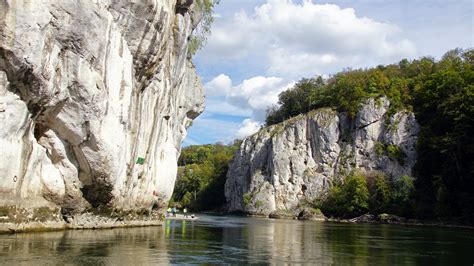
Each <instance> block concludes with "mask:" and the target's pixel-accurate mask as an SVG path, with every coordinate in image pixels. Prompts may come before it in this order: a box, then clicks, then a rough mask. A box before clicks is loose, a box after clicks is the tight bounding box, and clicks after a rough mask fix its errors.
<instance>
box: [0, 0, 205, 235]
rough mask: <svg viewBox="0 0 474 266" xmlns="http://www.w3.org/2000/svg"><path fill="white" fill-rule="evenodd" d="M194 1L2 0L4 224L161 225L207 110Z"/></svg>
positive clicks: (0, 226)
mask: <svg viewBox="0 0 474 266" xmlns="http://www.w3.org/2000/svg"><path fill="white" fill-rule="evenodd" d="M198 10H199V9H198V8H196V4H195V3H193V1H184V0H177V1H176V0H174V1H173V0H171V1H132V2H130V1H108V0H104V1H92V0H87V1H79V2H78V1H54V0H50V1H1V2H0V124H1V125H2V126H1V127H0V147H1V149H2V150H1V154H2V155H1V156H2V160H0V175H1V176H0V231H7V230H10V231H15V230H24V229H25V230H26V229H33V228H38V227H40V228H43V227H46V228H48V227H54V228H64V227H73V228H76V227H79V228H83V227H103V226H106V227H108V226H127V225H140V224H156V223H160V218H161V215H162V213H163V208H164V207H166V206H167V203H168V200H169V198H170V197H171V194H172V191H173V187H174V182H175V178H176V172H177V159H178V157H179V153H180V147H181V142H182V140H183V138H184V137H185V135H186V129H187V127H188V126H189V125H190V124H191V122H192V120H193V119H194V118H196V117H197V116H198V115H199V114H200V113H201V112H202V111H203V108H204V95H203V90H202V86H201V82H200V80H199V77H198V76H197V74H196V72H195V69H194V66H193V64H192V63H191V61H190V58H189V56H188V45H189V40H190V36H191V34H192V32H193V29H194V28H195V27H196V26H197V24H198V23H199V20H200V19H201V14H200V12H199V11H198Z"/></svg>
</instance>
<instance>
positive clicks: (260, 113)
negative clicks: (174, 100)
mask: <svg viewBox="0 0 474 266" xmlns="http://www.w3.org/2000/svg"><path fill="white" fill-rule="evenodd" d="M222 84H225V86H221V85H222ZM293 85H294V82H291V81H288V80H285V79H283V78H278V77H262V76H257V77H252V78H250V79H246V80H244V81H243V82H242V83H240V84H238V85H232V80H231V79H230V78H229V77H228V76H226V75H224V74H220V75H218V76H217V77H215V78H214V79H212V80H211V81H209V82H208V83H206V84H205V85H204V87H205V90H206V92H212V93H210V94H208V95H209V96H210V97H209V98H208V100H207V110H208V111H210V112H212V113H221V114H225V113H226V114H228V115H234V116H250V117H252V118H253V119H254V120H256V121H259V122H263V120H264V119H265V111H266V109H267V108H268V107H269V106H271V105H272V104H276V103H277V102H278V94H280V92H282V91H284V90H286V89H288V88H289V87H291V86H293ZM224 87H225V88H224ZM217 88H218V89H217Z"/></svg>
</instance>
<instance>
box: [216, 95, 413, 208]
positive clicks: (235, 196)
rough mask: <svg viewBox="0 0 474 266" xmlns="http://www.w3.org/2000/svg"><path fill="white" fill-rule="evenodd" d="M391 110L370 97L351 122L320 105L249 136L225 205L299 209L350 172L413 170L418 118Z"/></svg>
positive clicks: (227, 188) (231, 177)
mask: <svg viewBox="0 0 474 266" xmlns="http://www.w3.org/2000/svg"><path fill="white" fill-rule="evenodd" d="M389 107H390V102H389V101H388V100H387V99H386V98H379V99H369V100H368V101H367V102H366V103H365V104H363V105H362V106H361V108H360V110H359V112H358V114H357V115H356V117H355V118H353V119H350V118H349V117H347V115H346V114H344V113H338V112H337V111H334V110H332V109H329V108H325V109H319V110H316V111H312V112H310V113H308V114H305V115H299V116H297V117H294V118H292V119H290V120H287V121H285V122H283V123H280V124H277V125H273V126H270V127H267V128H264V129H262V130H260V131H259V132H258V133H256V134H254V135H252V136H250V137H248V138H246V139H245V140H244V141H243V142H242V144H241V147H240V150H239V151H238V152H237V153H236V155H235V157H234V159H233V161H232V162H231V164H230V166H229V172H228V174H227V181H226V184H225V195H226V199H227V203H228V210H229V211H241V212H247V213H251V214H263V215H268V214H270V213H272V212H274V211H279V210H295V209H296V208H298V207H300V206H304V205H305V203H306V202H308V201H313V200H314V199H316V198H318V197H320V196H321V194H322V193H323V192H324V191H325V190H327V189H328V188H329V186H330V184H331V183H332V182H333V181H334V180H335V179H337V178H343V176H344V175H345V174H347V173H348V172H349V171H351V170H352V169H360V170H361V171H363V172H365V173H366V174H369V175H370V174H378V173H383V174H384V175H385V176H386V177H387V178H399V177H401V176H403V175H409V176H410V175H412V169H413V166H414V164H415V159H416V150H415V144H416V140H417V134H418V130H419V126H418V123H417V122H416V120H415V117H414V114H413V113H411V112H408V111H401V112H397V113H395V114H393V115H390V113H389Z"/></svg>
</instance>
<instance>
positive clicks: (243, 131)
mask: <svg viewBox="0 0 474 266" xmlns="http://www.w3.org/2000/svg"><path fill="white" fill-rule="evenodd" d="M261 126H262V123H260V122H257V121H255V120H253V119H250V118H248V119H245V120H244V121H242V123H241V124H240V128H239V130H237V133H235V137H236V138H238V139H243V138H245V137H247V136H250V135H252V134H254V133H256V132H257V131H258V130H259V129H260V127H261Z"/></svg>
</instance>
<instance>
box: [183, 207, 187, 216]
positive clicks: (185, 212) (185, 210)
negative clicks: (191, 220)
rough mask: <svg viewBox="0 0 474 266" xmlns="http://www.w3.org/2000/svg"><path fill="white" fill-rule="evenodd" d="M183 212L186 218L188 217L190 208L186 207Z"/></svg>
mask: <svg viewBox="0 0 474 266" xmlns="http://www.w3.org/2000/svg"><path fill="white" fill-rule="evenodd" d="M183 214H184V218H188V209H186V207H184V208H183Z"/></svg>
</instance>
